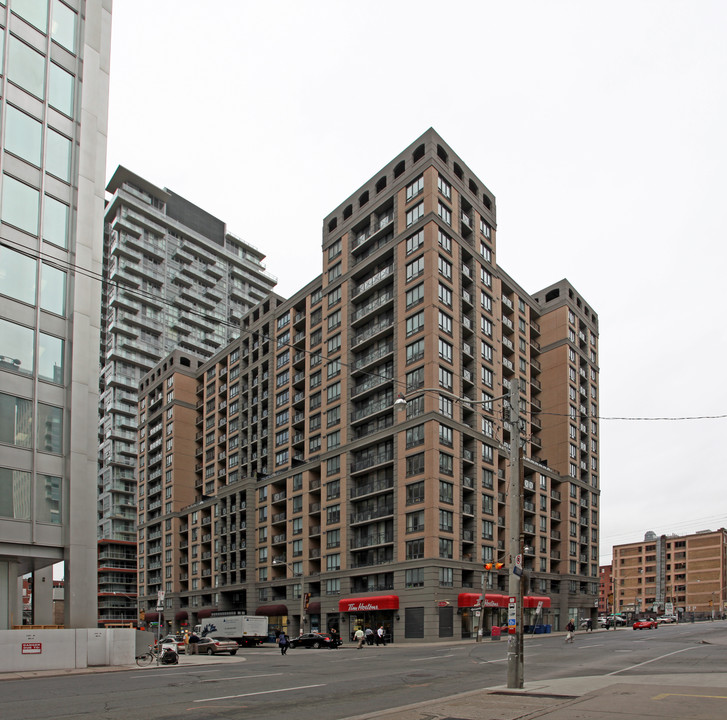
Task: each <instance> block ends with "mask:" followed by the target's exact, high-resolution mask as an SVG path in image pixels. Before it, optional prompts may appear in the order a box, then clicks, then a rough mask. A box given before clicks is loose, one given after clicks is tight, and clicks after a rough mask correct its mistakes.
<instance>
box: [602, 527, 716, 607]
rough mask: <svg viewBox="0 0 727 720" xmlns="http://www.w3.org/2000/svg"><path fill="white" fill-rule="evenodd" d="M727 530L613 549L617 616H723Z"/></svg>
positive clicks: (650, 538)
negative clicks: (672, 613) (631, 614)
mask: <svg viewBox="0 0 727 720" xmlns="http://www.w3.org/2000/svg"><path fill="white" fill-rule="evenodd" d="M726 562H727V530H725V529H724V528H720V529H719V530H715V531H711V530H705V531H702V532H697V533H693V534H691V535H659V536H657V535H656V534H655V533H653V532H649V533H646V535H645V537H644V540H643V541H642V542H637V543H628V544H625V545H614V547H613V571H612V572H613V589H614V600H615V603H616V609H617V612H619V611H620V612H626V613H634V614H636V615H643V614H649V615H655V614H663V613H664V611H665V609H666V610H667V611H668V610H669V609H670V608H671V609H672V611H673V612H674V614H676V613H679V615H680V616H681V617H687V618H691V617H692V616H694V617H696V618H706V617H710V618H711V617H721V616H722V615H724V612H725V609H726V607H727V606H726V605H725V603H726V602H727V594H726V593H725V590H726V588H725V585H727V566H726Z"/></svg>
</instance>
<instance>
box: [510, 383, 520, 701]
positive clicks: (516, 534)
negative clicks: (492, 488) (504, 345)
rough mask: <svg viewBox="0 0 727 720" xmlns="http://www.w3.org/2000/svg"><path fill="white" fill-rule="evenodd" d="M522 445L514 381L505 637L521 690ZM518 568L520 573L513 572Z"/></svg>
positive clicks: (516, 686) (515, 682)
mask: <svg viewBox="0 0 727 720" xmlns="http://www.w3.org/2000/svg"><path fill="white" fill-rule="evenodd" d="M521 470H522V445H521V443H520V386H519V382H518V380H517V378H515V379H514V380H512V382H511V385H510V479H509V482H508V500H509V513H508V521H509V522H508V525H509V530H510V537H509V547H508V552H509V556H510V557H509V562H508V567H509V568H510V569H511V572H510V576H509V578H510V579H509V583H508V592H509V594H510V597H511V598H513V597H514V598H515V634H514V635H510V634H509V627H508V637H507V687H508V688H510V689H519V688H522V687H523V586H522V582H521V575H522V566H521V565H520V566H519V568H518V563H517V559H518V558H519V559H520V560H521V561H522V548H523V543H522V537H523V527H522V525H523V518H522V506H523V504H522V492H523V482H522V478H521V477H520V475H521ZM518 569H519V573H520V574H517V573H516V570H518Z"/></svg>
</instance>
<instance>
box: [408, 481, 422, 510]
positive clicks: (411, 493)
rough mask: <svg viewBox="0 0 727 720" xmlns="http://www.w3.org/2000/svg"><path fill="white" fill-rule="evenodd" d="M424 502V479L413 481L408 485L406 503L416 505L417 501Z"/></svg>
mask: <svg viewBox="0 0 727 720" xmlns="http://www.w3.org/2000/svg"><path fill="white" fill-rule="evenodd" d="M421 502H424V481H423V480H420V481H419V482H415V483H411V485H407V486H406V504H407V505H416V504H417V503H421Z"/></svg>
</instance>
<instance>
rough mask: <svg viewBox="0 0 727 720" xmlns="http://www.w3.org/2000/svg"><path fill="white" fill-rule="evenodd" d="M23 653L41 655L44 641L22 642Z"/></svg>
mask: <svg viewBox="0 0 727 720" xmlns="http://www.w3.org/2000/svg"><path fill="white" fill-rule="evenodd" d="M21 647H22V653H23V655H40V654H42V652H43V643H39V642H25V643H22V646H21Z"/></svg>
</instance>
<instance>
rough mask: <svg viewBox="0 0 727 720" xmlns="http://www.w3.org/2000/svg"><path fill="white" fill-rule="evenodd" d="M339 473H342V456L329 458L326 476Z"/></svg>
mask: <svg viewBox="0 0 727 720" xmlns="http://www.w3.org/2000/svg"><path fill="white" fill-rule="evenodd" d="M339 472H341V456H340V455H336V456H335V457H332V458H328V460H326V475H329V476H330V475H337V474H338V473H339Z"/></svg>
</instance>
